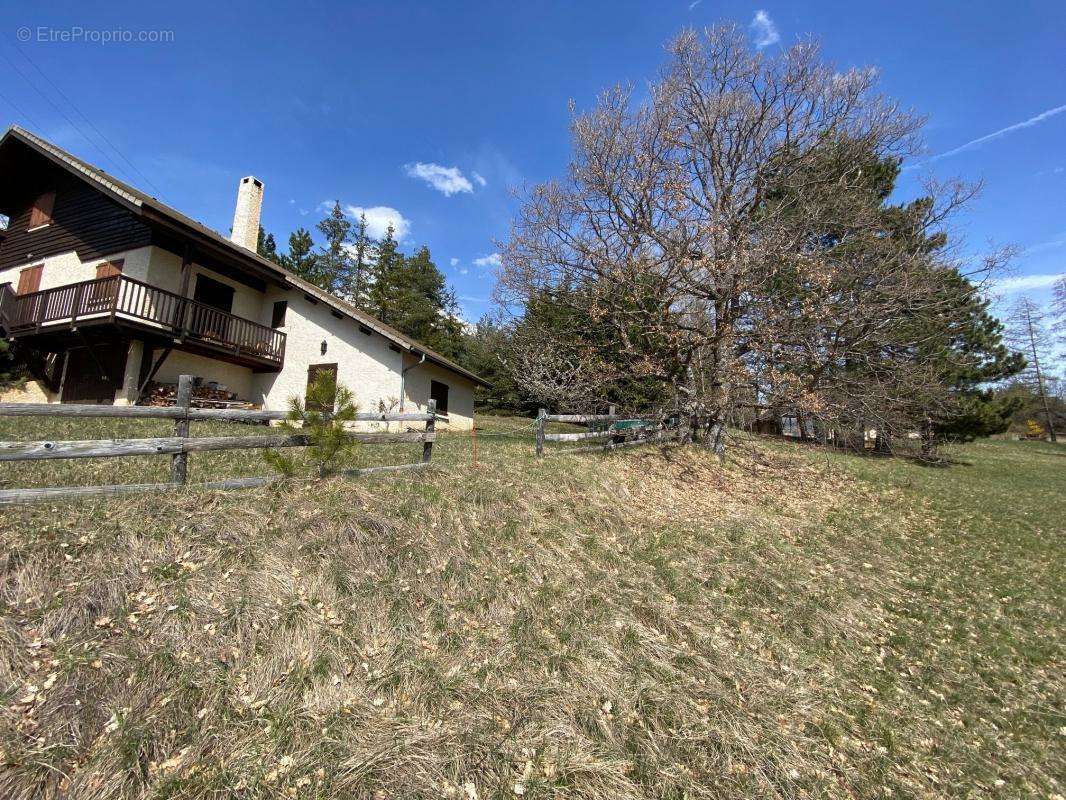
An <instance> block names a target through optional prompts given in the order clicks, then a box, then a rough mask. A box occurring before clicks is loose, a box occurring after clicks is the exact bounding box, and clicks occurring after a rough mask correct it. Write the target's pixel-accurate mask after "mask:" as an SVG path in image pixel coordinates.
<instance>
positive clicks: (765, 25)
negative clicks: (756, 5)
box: [749, 8, 781, 50]
mask: <svg viewBox="0 0 1066 800" xmlns="http://www.w3.org/2000/svg"><path fill="white" fill-rule="evenodd" d="M749 28H750V30H751V40H752V41H753V42H755V46H756V47H757V48H759V49H760V50H762V49H763V48H764V47H769V46H770V45H772V44H777V43H778V42H779V41H781V36H780V34H778V32H777V26H776V25H774V21H773V20H772V19H770V15H769V14H767V13H766V12H765V11H763V10H762V9H761V8H760V9H759V10H758V11H756V12H755V17H754V19H752V21H751V25H750V26H749Z"/></svg>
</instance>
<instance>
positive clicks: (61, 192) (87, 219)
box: [0, 168, 152, 270]
mask: <svg viewBox="0 0 1066 800" xmlns="http://www.w3.org/2000/svg"><path fill="white" fill-rule="evenodd" d="M39 179H40V181H41V184H44V185H43V186H41V184H38V186H37V187H34V188H35V189H36V190H37V191H35V192H31V194H33V196H32V197H26V199H25V201H24V204H23V206H22V208H21V209H19V210H18V211H17V212H16V213H14V214H13V215H12V216H11V221H10V223H9V224H8V229H7V236H5V237H4V239H3V240H2V241H0V270H3V269H8V268H10V267H14V266H18V265H19V264H25V263H26V262H28V261H32V260H34V259H39V258H46V257H48V256H54V255H59V254H60V253H69V252H70V251H72V250H73V251H75V252H76V253H77V254H78V258H80V259H81V260H82V261H91V260H92V259H94V258H100V257H102V256H106V255H110V254H112V253H118V252H121V251H123V250H130V249H132V248H135V247H145V246H147V245H149V244H150V243H151V239H152V237H151V231H150V229H149V228H148V226H147V225H146V224H145V223H144V222H142V221H141V220H140V219H138V218H137V217H136V215H134V214H133V212H131V211H130V210H128V209H126V208H124V207H123V206H121V205H120V204H118V203H117V202H115V201H113V200H110V199H108V198H107V197H105V196H104V195H102V194H101V193H100V192H99V191H98V190H96V189H94V188H93V187H91V186H89V185H88V184H86V183H84V182H83V181H81V180H80V179H78V178H75V177H74V176H71V175H67V174H65V173H63V172H60V171H59V170H58V169H56V168H50V169H49V168H45V173H44V174H43V175H40V176H39ZM48 189H54V190H55V193H56V196H55V205H54V207H53V209H52V223H51V224H50V225H48V226H47V227H44V228H38V229H37V230H34V231H31V230H29V227H30V215H31V214H32V213H33V203H34V201H35V200H36V199H37V197H38V196H40V191H47V190H48Z"/></svg>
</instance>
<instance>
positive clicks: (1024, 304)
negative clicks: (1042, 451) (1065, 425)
mask: <svg viewBox="0 0 1066 800" xmlns="http://www.w3.org/2000/svg"><path fill="white" fill-rule="evenodd" d="M1046 322H1047V320H1046V318H1045V315H1044V312H1043V311H1041V310H1040V306H1038V305H1037V304H1036V303H1034V302H1033V301H1032V300H1030V299H1029V298H1028V297H1022V298H1021V299H1020V300H1018V302H1017V303H1015V304H1014V306H1013V308H1011V313H1010V316H1009V317H1008V319H1007V341H1008V342H1009V343H1010V344H1011V346H1013V347H1014V348H1016V349H1017V350H1018V351H1019V352H1022V353H1024V354H1025V358H1026V361H1028V363H1029V365H1028V367H1027V369H1026V371H1025V373H1023V375H1024V377H1025V378H1026V379H1027V382H1028V383H1029V384H1030V385H1031V386H1032V387H1033V391H1035V392H1036V393H1037V395H1039V397H1040V403H1041V405H1042V406H1043V410H1044V419H1045V421H1046V423H1047V429H1048V433H1049V434H1050V435H1051V441H1053V442H1056V441H1058V437H1057V436H1056V434H1055V422H1054V419H1053V418H1052V415H1051V403H1050V401H1049V400H1048V392H1047V385H1046V383H1045V369H1046V367H1047V363H1048V361H1049V360H1050V358H1049V356H1050V353H1051V337H1050V336H1049V335H1048V331H1047V327H1046Z"/></svg>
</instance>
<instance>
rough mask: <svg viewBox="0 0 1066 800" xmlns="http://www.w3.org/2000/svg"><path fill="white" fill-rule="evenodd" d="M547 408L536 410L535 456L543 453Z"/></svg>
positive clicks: (538, 456)
mask: <svg viewBox="0 0 1066 800" xmlns="http://www.w3.org/2000/svg"><path fill="white" fill-rule="evenodd" d="M547 418H548V409H546V408H542V409H540V410H539V411H538V412H537V458H541V457H542V456H543V455H544V424H545V423H546V422H547V421H548V419H547Z"/></svg>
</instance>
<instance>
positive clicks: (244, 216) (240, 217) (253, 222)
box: [230, 175, 263, 253]
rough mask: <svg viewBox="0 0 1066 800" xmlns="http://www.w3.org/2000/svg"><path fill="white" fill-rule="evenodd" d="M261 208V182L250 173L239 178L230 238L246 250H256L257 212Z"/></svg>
mask: <svg viewBox="0 0 1066 800" xmlns="http://www.w3.org/2000/svg"><path fill="white" fill-rule="evenodd" d="M262 210H263V182H262V181H261V180H259V179H258V178H256V177H253V176H252V175H249V176H248V177H247V178H241V182H240V185H239V186H238V187H237V208H236V209H234V211H233V233H231V234H230V240H231V241H233V242H234V244H239V245H240V246H241V247H243V248H245V249H246V250H251V251H252V252H253V253H254V252H255V251H256V245H257V244H258V242H259V214H260V212H261V211H262Z"/></svg>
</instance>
